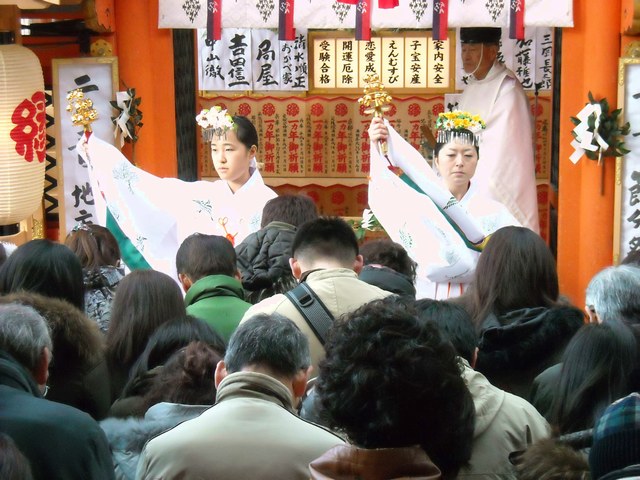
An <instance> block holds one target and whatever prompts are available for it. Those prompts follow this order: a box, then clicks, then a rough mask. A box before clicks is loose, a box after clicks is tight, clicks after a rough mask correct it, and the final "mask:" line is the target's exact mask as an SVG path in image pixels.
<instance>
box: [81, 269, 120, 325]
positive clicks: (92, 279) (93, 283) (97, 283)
mask: <svg viewBox="0 0 640 480" xmlns="http://www.w3.org/2000/svg"><path fill="white" fill-rule="evenodd" d="M123 277H124V273H123V272H122V271H121V270H120V269H118V268H116V267H112V266H104V267H100V268H97V269H92V270H87V269H85V270H83V281H84V289H85V293H84V311H85V312H86V314H87V317H89V318H90V319H91V320H94V321H95V322H96V323H97V324H98V327H100V331H101V332H102V333H107V330H108V329H109V320H111V303H112V302H113V297H114V295H115V294H116V287H117V286H118V283H119V282H120V280H122V278H123Z"/></svg>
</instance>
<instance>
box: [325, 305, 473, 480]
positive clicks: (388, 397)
mask: <svg viewBox="0 0 640 480" xmlns="http://www.w3.org/2000/svg"><path fill="white" fill-rule="evenodd" d="M325 349H326V358H325V359H324V360H323V361H322V362H321V363H320V376H319V377H318V380H317V383H316V389H317V392H318V396H319V401H320V404H321V406H322V408H323V410H324V412H323V413H326V417H327V419H328V422H329V425H330V426H331V427H332V428H335V429H338V430H340V431H343V432H344V433H345V434H346V435H347V436H348V437H349V439H350V440H351V441H353V442H354V443H355V444H356V445H358V446H359V447H362V448H398V447H408V446H411V445H416V444H418V445H421V446H422V448H423V449H424V451H425V452H426V453H427V455H429V457H430V458H431V459H432V460H433V462H434V463H435V464H436V465H438V467H440V469H441V470H442V472H443V475H444V478H455V476H456V475H457V472H458V470H459V469H460V467H461V466H462V465H464V464H465V463H466V462H468V461H469V458H470V457H471V446H472V442H473V429H474V419H475V410H474V404H473V400H472V398H471V394H470V393H469V390H468V389H467V387H466V385H465V383H464V380H463V378H462V376H461V365H460V364H459V362H458V359H457V357H456V352H455V350H454V349H453V347H452V346H451V344H450V343H449V342H448V341H446V340H445V339H444V338H443V336H442V335H441V334H440V332H439V330H438V329H437V327H436V326H435V325H433V324H431V323H427V324H423V323H422V322H421V321H419V320H418V319H417V317H416V313H415V311H414V310H413V309H412V308H411V306H410V305H407V303H406V302H404V301H403V300H401V299H398V298H397V297H394V296H392V297H388V298H386V299H384V300H378V301H374V302H371V303H368V304H366V305H364V306H362V307H360V308H359V309H357V310H355V311H354V312H352V313H350V314H347V315H345V316H344V317H342V318H341V319H339V320H338V321H336V322H335V323H334V325H333V328H332V330H331V331H330V334H329V338H328V339H327V342H326V344H325Z"/></svg>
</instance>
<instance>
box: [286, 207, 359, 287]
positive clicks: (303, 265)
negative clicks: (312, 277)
mask: <svg viewBox="0 0 640 480" xmlns="http://www.w3.org/2000/svg"><path fill="white" fill-rule="evenodd" d="M291 257H292V258H291V260H290V261H289V262H290V265H291V271H292V272H293V276H294V277H296V278H298V279H299V278H300V277H301V276H302V274H303V273H304V272H306V271H309V270H312V269H316V268H350V269H352V270H354V271H355V272H356V273H359V272H360V270H361V269H362V256H361V255H360V254H359V247H358V239H357V238H356V234H355V233H354V231H353V229H352V228H351V226H350V225H349V224H348V223H347V222H345V221H344V220H343V219H341V218H339V217H318V218H316V219H315V220H311V221H310V222H307V223H304V224H303V225H301V226H300V227H299V228H298V231H297V232H296V236H295V237H294V239H293V244H292V245H291Z"/></svg>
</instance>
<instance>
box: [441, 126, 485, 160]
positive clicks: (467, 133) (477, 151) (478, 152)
mask: <svg viewBox="0 0 640 480" xmlns="http://www.w3.org/2000/svg"><path fill="white" fill-rule="evenodd" d="M456 132H460V133H462V134H463V135H465V136H469V138H474V137H475V134H474V133H473V132H472V131H471V130H467V129H466V128H461V129H459V130H456ZM450 142H451V141H449V142H436V146H435V147H434V149H433V157H434V158H437V157H438V154H439V153H440V150H442V147H444V146H445V145H446V144H448V143H450ZM469 145H470V146H473V147H474V148H475V149H476V155H477V156H478V158H480V147H479V146H478V145H477V144H476V143H475V142H474V143H473V144H469Z"/></svg>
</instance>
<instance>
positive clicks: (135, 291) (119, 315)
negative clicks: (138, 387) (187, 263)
mask: <svg viewBox="0 0 640 480" xmlns="http://www.w3.org/2000/svg"><path fill="white" fill-rule="evenodd" d="M185 315H186V309H185V306H184V299H183V297H182V292H181V291H180V287H178V284H177V283H176V282H175V281H174V279H173V278H171V277H170V276H169V275H166V274H164V273H162V272H158V271H155V270H134V271H133V272H131V273H130V274H128V275H127V276H125V277H124V278H123V279H122V280H121V281H120V283H119V284H118V289H117V290H116V294H115V296H114V298H113V303H112V305H111V322H110V323H109V329H108V330H107V351H106V356H107V359H108V360H109V362H110V364H111V365H117V366H119V367H120V368H124V369H126V371H127V374H128V372H129V369H130V368H131V366H132V365H133V364H134V362H135V361H136V359H137V358H138V356H139V355H140V354H141V353H142V351H143V350H144V348H145V345H146V344H147V340H148V339H149V337H150V336H151V334H152V333H153V332H154V331H155V330H156V329H157V328H158V327H159V326H160V325H162V324H163V323H165V322H166V321H168V320H170V319H172V318H177V317H184V316H185ZM114 393H116V392H114ZM117 393H119V392H117Z"/></svg>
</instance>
